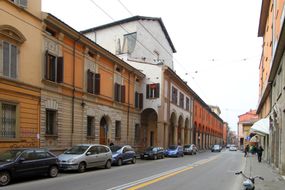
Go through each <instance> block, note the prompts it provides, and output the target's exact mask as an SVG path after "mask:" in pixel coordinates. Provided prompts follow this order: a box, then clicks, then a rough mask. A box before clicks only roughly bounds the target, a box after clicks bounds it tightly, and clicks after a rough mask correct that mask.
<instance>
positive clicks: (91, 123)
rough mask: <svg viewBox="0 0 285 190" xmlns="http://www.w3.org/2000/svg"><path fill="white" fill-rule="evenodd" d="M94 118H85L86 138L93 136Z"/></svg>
mask: <svg viewBox="0 0 285 190" xmlns="http://www.w3.org/2000/svg"><path fill="white" fill-rule="evenodd" d="M94 121H95V118H94V117H91V116H87V137H94V136H95V126H94Z"/></svg>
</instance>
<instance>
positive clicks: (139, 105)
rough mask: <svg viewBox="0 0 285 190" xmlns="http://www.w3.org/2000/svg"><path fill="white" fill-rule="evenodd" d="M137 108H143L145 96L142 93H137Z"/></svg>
mask: <svg viewBox="0 0 285 190" xmlns="http://www.w3.org/2000/svg"><path fill="white" fill-rule="evenodd" d="M135 108H140V109H142V108H143V94H142V93H138V92H136V93H135Z"/></svg>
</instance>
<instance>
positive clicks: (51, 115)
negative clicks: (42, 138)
mask: <svg viewBox="0 0 285 190" xmlns="http://www.w3.org/2000/svg"><path fill="white" fill-rule="evenodd" d="M56 134H57V124H56V110H46V135H56Z"/></svg>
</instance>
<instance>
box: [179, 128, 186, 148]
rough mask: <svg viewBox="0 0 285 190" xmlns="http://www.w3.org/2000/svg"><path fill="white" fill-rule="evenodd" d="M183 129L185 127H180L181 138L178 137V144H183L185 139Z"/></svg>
mask: <svg viewBox="0 0 285 190" xmlns="http://www.w3.org/2000/svg"><path fill="white" fill-rule="evenodd" d="M184 130H185V127H181V139H180V141H181V142H180V144H181V145H184V144H185V142H184V140H185V139H184V132H185V131H184Z"/></svg>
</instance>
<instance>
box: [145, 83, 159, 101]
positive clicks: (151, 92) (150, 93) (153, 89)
mask: <svg viewBox="0 0 285 190" xmlns="http://www.w3.org/2000/svg"><path fill="white" fill-rule="evenodd" d="M146 98H147V99H150V98H159V83H153V84H147V86H146Z"/></svg>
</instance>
